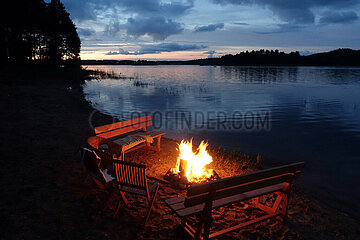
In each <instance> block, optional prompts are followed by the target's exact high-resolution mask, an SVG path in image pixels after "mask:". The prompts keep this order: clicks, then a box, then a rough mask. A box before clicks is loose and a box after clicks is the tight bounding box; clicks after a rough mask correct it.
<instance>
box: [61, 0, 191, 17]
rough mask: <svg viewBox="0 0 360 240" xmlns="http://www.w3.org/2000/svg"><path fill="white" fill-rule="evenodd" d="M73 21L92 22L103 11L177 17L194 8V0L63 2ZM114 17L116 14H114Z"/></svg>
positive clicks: (83, 0)
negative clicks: (167, 1) (165, 0)
mask: <svg viewBox="0 0 360 240" xmlns="http://www.w3.org/2000/svg"><path fill="white" fill-rule="evenodd" d="M63 3H64V4H65V6H66V9H67V10H69V12H70V13H71V17H72V18H74V19H78V20H80V21H82V20H89V19H90V20H94V19H96V17H97V15H99V14H101V13H102V12H104V11H105V10H113V11H117V10H119V11H121V12H123V13H131V14H137V15H140V16H154V15H157V16H163V17H168V18H169V17H171V18H173V17H178V16H182V15H183V14H185V13H186V12H187V11H188V10H189V9H191V8H192V7H193V6H194V0H182V1H181V0H180V1H175V2H169V3H166V2H165V3H164V2H163V1H161V0H121V1H116V0H63ZM114 16H116V14H114Z"/></svg>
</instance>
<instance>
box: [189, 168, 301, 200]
mask: <svg viewBox="0 0 360 240" xmlns="http://www.w3.org/2000/svg"><path fill="white" fill-rule="evenodd" d="M304 164H305V163H304V162H299V163H293V164H289V165H284V166H280V167H274V168H270V169H266V170H261V171H257V172H252V173H248V174H244V175H239V176H234V177H229V178H223V179H219V180H216V181H211V182H206V183H200V184H195V185H192V186H191V187H189V189H188V191H187V196H186V199H185V206H186V207H191V206H194V205H198V204H201V203H207V202H208V201H213V200H217V199H221V198H225V197H230V196H233V195H236V194H241V193H244V192H249V191H252V190H256V189H260V188H265V187H269V186H272V185H276V184H279V183H291V181H292V179H293V178H294V177H295V175H298V174H299V173H300V172H301V169H302V168H303V166H304Z"/></svg>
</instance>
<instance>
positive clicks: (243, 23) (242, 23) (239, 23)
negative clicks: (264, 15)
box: [234, 22, 249, 26]
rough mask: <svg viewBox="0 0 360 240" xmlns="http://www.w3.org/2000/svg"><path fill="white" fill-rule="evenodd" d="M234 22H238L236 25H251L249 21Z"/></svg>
mask: <svg viewBox="0 0 360 240" xmlns="http://www.w3.org/2000/svg"><path fill="white" fill-rule="evenodd" d="M234 24H236V25H241V26H247V25H249V24H248V23H245V22H235V23H234Z"/></svg>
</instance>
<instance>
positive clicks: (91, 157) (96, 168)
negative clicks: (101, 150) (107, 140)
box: [81, 147, 106, 183]
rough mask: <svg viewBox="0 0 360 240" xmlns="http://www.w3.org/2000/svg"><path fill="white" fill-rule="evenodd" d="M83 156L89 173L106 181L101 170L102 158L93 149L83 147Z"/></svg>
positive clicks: (101, 180)
mask: <svg viewBox="0 0 360 240" xmlns="http://www.w3.org/2000/svg"><path fill="white" fill-rule="evenodd" d="M81 158H82V161H83V163H84V166H85V168H86V170H87V171H88V173H89V174H90V175H91V176H92V177H94V178H96V179H97V180H98V181H100V182H102V183H104V182H106V181H105V177H104V175H103V173H102V172H101V170H100V163H101V159H100V158H99V156H97V155H96V153H95V152H94V151H92V150H89V149H87V148H85V147H82V148H81Z"/></svg>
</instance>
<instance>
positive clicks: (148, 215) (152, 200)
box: [144, 185, 160, 226]
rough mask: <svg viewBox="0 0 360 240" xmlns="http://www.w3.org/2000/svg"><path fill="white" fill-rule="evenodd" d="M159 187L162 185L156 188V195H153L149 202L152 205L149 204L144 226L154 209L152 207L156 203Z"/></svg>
mask: <svg viewBox="0 0 360 240" xmlns="http://www.w3.org/2000/svg"><path fill="white" fill-rule="evenodd" d="M159 187H160V186H159V185H157V187H156V190H155V192H154V196H153V198H152V199H151V202H150V203H149V205H150V206H149V210H148V212H147V214H146V218H145V222H144V226H146V223H147V220H148V219H149V217H150V213H151V209H152V207H153V205H154V202H155V198H156V195H157V193H158V190H159Z"/></svg>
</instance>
